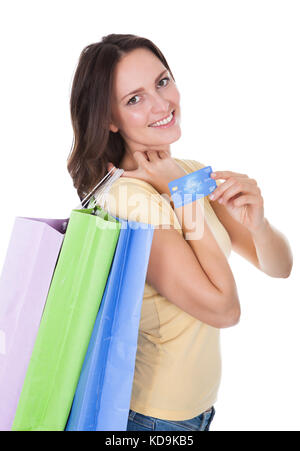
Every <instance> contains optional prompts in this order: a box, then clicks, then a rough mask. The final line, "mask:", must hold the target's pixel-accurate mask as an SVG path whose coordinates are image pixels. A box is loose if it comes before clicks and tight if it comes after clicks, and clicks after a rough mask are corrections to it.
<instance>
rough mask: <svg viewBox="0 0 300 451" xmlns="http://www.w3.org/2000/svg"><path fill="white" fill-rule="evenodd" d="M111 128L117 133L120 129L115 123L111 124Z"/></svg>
mask: <svg viewBox="0 0 300 451" xmlns="http://www.w3.org/2000/svg"><path fill="white" fill-rule="evenodd" d="M109 129H110V131H112V132H113V133H117V131H118V127H116V126H115V125H114V124H110V126H109Z"/></svg>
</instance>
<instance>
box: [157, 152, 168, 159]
mask: <svg viewBox="0 0 300 451" xmlns="http://www.w3.org/2000/svg"><path fill="white" fill-rule="evenodd" d="M158 154H159V157H160V158H161V159H162V160H165V159H166V158H168V157H169V155H168V153H167V152H166V151H164V150H160V151H159V152H158Z"/></svg>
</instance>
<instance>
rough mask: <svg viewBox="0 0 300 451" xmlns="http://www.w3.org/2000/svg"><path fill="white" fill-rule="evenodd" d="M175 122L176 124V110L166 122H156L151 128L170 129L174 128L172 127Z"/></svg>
mask: <svg viewBox="0 0 300 451" xmlns="http://www.w3.org/2000/svg"><path fill="white" fill-rule="evenodd" d="M175 122H176V119H175V110H173V111H172V112H171V114H170V115H169V116H168V117H166V118H165V119H164V120H162V121H158V122H154V123H153V124H151V125H149V127H153V128H169V127H172V125H174V124H175Z"/></svg>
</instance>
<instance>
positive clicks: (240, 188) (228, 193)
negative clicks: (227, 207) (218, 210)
mask: <svg viewBox="0 0 300 451" xmlns="http://www.w3.org/2000/svg"><path fill="white" fill-rule="evenodd" d="M254 192H255V187H254V185H251V184H250V183H241V182H236V183H234V184H233V185H232V186H230V187H229V188H228V189H226V190H225V191H224V193H223V195H221V196H219V199H218V201H219V202H220V203H224V204H226V202H228V201H229V200H230V199H231V198H232V197H233V196H235V195H236V194H254Z"/></svg>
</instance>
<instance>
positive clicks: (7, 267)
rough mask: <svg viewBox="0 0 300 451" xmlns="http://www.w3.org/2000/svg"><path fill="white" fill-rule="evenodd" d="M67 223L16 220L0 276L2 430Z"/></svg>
mask: <svg viewBox="0 0 300 451" xmlns="http://www.w3.org/2000/svg"><path fill="white" fill-rule="evenodd" d="M67 224H68V219H41V218H25V217H16V218H15V222H14V226H13V230H12V233H11V237H10V242H9V245H8V250H7V254H6V258H5V261H4V265H3V269H2V274H1V278H0V430H4V431H5V430H10V429H11V427H12V423H13V419H14V416H15V412H16V409H17V404H18V400H19V396H20V394H21V390H22V386H23V382H24V379H25V374H26V370H27V367H28V364H29V360H30V357H31V353H32V350H33V346H34V342H35V339H36V336H37V332H38V328H39V324H40V320H41V317H42V313H43V309H44V305H45V302H46V299H47V294H48V290H49V287H50V284H51V280H52V276H53V273H54V269H55V265H56V262H57V259H58V256H59V252H60V249H61V245H62V242H63V238H64V233H65V230H66V227H67Z"/></svg>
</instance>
